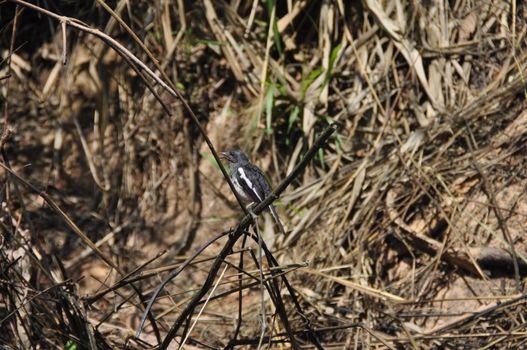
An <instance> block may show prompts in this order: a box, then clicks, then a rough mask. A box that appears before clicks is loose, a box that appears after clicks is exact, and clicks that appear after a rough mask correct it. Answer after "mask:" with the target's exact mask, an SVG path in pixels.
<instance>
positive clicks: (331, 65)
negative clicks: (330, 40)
mask: <svg viewBox="0 0 527 350" xmlns="http://www.w3.org/2000/svg"><path fill="white" fill-rule="evenodd" d="M341 48H342V44H338V45H337V46H335V48H333V50H331V54H330V55H329V65H328V71H327V73H326V77H325V78H324V84H323V86H325V85H326V84H327V83H328V82H329V80H330V79H331V77H332V76H333V68H335V61H336V60H337V58H338V56H339V52H340V49H341Z"/></svg>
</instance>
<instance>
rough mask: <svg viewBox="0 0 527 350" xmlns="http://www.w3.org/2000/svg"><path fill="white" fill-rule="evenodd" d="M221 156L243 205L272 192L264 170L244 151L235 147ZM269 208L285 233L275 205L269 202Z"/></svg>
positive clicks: (259, 199)
mask: <svg viewBox="0 0 527 350" xmlns="http://www.w3.org/2000/svg"><path fill="white" fill-rule="evenodd" d="M221 158H222V159H225V160H226V161H227V164H228V166H229V169H230V178H231V181H232V184H233V185H234V188H235V189H236V192H238V194H239V195H240V198H241V199H242V203H243V205H245V206H248V205H249V204H251V203H260V202H261V201H263V200H264V199H265V198H266V197H267V196H268V195H269V194H271V192H272V190H271V186H270V185H269V183H268V182H267V180H266V178H265V175H264V174H263V172H262V170H260V168H258V167H257V166H256V165H254V164H252V163H251V162H250V161H249V158H247V156H246V155H245V153H243V151H241V150H239V149H235V150H231V151H227V152H221ZM267 209H268V210H269V211H270V212H271V215H272V216H273V218H274V220H275V221H276V224H277V225H278V229H279V230H280V232H281V233H283V234H285V230H284V226H283V225H282V222H281V221H280V218H279V217H278V214H277V213H276V210H275V208H274V207H273V205H272V204H269V206H268V207H267Z"/></svg>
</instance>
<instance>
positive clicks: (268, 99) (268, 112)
mask: <svg viewBox="0 0 527 350" xmlns="http://www.w3.org/2000/svg"><path fill="white" fill-rule="evenodd" d="M275 91H276V86H275V85H274V84H271V85H270V86H269V89H268V90H267V95H266V96H265V116H266V121H267V128H266V132H267V133H268V134H272V133H273V128H272V121H273V103H274V92H275Z"/></svg>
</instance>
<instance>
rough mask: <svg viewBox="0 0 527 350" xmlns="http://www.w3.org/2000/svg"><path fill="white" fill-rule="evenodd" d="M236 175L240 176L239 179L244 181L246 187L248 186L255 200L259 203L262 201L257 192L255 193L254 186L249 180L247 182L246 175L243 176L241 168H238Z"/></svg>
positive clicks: (243, 172)
mask: <svg viewBox="0 0 527 350" xmlns="http://www.w3.org/2000/svg"><path fill="white" fill-rule="evenodd" d="M238 174H240V178H241V179H242V180H243V181H245V183H246V184H247V186H249V188H250V189H251V190H252V191H253V193H254V194H255V196H256V198H258V200H259V201H262V198H260V195H259V194H258V191H256V188H255V187H254V184H253V183H252V182H251V180H249V178H248V177H247V175H245V171H243V169H242V167H239V168H238Z"/></svg>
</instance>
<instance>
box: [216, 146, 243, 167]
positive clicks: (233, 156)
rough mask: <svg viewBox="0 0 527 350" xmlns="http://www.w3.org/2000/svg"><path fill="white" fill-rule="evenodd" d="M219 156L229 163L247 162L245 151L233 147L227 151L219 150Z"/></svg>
mask: <svg viewBox="0 0 527 350" xmlns="http://www.w3.org/2000/svg"><path fill="white" fill-rule="evenodd" d="M220 158H221V159H225V160H226V161H227V162H228V163H229V165H234V164H244V163H248V162H249V159H248V158H247V156H246V155H245V153H243V152H242V151H241V150H239V149H235V150H232V151H227V152H221V157H220Z"/></svg>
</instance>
